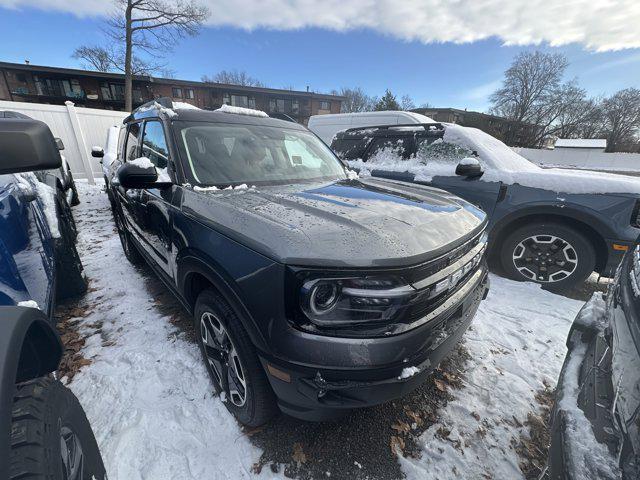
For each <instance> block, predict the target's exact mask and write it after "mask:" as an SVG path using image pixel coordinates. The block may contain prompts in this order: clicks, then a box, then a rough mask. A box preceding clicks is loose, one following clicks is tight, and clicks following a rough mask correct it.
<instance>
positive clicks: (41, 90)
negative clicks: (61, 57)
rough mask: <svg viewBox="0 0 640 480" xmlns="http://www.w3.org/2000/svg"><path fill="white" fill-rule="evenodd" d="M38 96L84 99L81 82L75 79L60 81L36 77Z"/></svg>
mask: <svg viewBox="0 0 640 480" xmlns="http://www.w3.org/2000/svg"><path fill="white" fill-rule="evenodd" d="M33 78H34V81H35V84H36V92H37V93H38V95H44V96H50V97H68V98H76V99H77V98H84V91H83V90H82V87H81V86H80V82H79V81H78V80H75V79H65V80H59V79H57V78H41V77H39V76H37V75H35V76H34V77H33Z"/></svg>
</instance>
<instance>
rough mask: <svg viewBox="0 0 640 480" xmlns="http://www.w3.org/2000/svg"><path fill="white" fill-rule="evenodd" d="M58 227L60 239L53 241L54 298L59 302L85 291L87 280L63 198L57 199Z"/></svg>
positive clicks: (70, 217)
mask: <svg viewBox="0 0 640 480" xmlns="http://www.w3.org/2000/svg"><path fill="white" fill-rule="evenodd" d="M58 206H59V210H58V227H59V230H60V237H59V238H56V239H55V245H56V247H55V254H56V297H57V298H58V299H60V300H64V299H65V298H69V297H75V296H77V295H81V294H83V293H84V292H86V291H87V278H86V277H85V275H84V268H83V267H82V261H81V260H80V255H78V250H77V248H76V237H77V231H76V223H75V221H73V215H72V214H71V209H70V208H69V205H68V204H67V201H66V199H65V198H64V197H58Z"/></svg>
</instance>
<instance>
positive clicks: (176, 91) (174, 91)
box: [171, 87, 182, 98]
mask: <svg viewBox="0 0 640 480" xmlns="http://www.w3.org/2000/svg"><path fill="white" fill-rule="evenodd" d="M171 96H172V97H173V98H182V89H181V88H178V87H173V88H171Z"/></svg>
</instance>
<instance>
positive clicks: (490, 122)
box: [412, 108, 540, 147]
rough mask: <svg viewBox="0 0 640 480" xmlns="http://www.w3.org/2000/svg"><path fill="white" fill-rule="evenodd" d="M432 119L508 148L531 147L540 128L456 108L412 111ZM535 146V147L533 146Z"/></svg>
mask: <svg viewBox="0 0 640 480" xmlns="http://www.w3.org/2000/svg"><path fill="white" fill-rule="evenodd" d="M412 111H414V112H416V113H421V114H422V115H426V116H427V117H430V118H432V119H434V120H435V121H436V122H448V123H456V124H458V125H462V126H463V127H474V128H477V129H479V130H482V131H483V132H486V133H488V134H489V135H492V136H494V137H496V138H497V139H499V140H502V141H503V142H504V143H506V144H507V145H509V146H510V147H531V146H534V145H532V143H533V142H534V139H535V138H536V137H537V136H538V130H539V128H540V127H538V126H537V125H532V124H530V123H522V122H516V121H513V120H507V119H506V118H503V117H498V116H496V115H488V114H486V113H480V112H472V111H467V110H459V109H457V108H416V109H414V110H412ZM535 146H537V145H535Z"/></svg>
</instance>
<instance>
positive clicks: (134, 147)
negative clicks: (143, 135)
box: [125, 123, 140, 160]
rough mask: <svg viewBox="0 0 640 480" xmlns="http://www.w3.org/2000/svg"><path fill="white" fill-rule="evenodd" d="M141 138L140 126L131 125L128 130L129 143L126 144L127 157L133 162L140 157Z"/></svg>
mask: <svg viewBox="0 0 640 480" xmlns="http://www.w3.org/2000/svg"><path fill="white" fill-rule="evenodd" d="M139 137H140V124H139V123H131V124H130V125H129V129H128V130H127V142H126V152H127V153H126V155H125V158H126V159H127V160H133V159H135V158H138V157H139V156H140V149H139V148H138V138H139Z"/></svg>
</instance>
